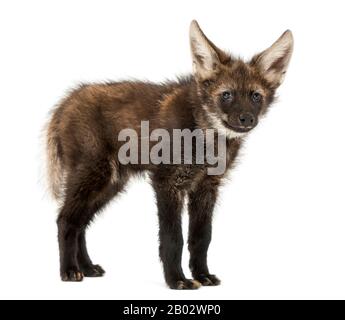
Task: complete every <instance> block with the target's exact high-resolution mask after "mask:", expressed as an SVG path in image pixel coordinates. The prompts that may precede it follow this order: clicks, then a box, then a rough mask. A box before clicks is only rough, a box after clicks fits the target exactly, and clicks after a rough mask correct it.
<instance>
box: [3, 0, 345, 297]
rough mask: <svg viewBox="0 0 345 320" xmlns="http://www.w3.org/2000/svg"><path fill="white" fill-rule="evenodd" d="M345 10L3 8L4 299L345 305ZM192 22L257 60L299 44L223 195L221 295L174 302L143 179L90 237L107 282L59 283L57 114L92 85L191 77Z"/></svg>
mask: <svg viewBox="0 0 345 320" xmlns="http://www.w3.org/2000/svg"><path fill="white" fill-rule="evenodd" d="M343 3H344V2H343V1H327V2H326V1H289V2H287V1H252V2H251V1H243V0H241V1H215V0H214V1H200V0H198V1H176V0H175V1H170V2H169V1H148V0H145V1H100V0H97V1H86V0H82V1H67V0H59V1H43V0H42V1H37V0H32V1H25V0H23V1H16V0H12V1H1V4H0V46H1V49H0V57H1V59H0V108H1V116H0V121H1V125H0V142H1V149H0V150H1V158H0V161H1V166H0V170H1V172H0V173H1V174H0V177H1V180H0V194H1V209H0V215H1V219H0V297H1V298H33V299H35V298H47V299H49V298H58V299H59V298H61V299H73V298H76V299H77V298H78V299H83V298H87V299H90V298H93V299H104V298H105V299H108V298H109V299H139V298H140V299H217V298H220V299H256V298H257V299H269V298H273V299H283V298H287V299H292V298H293V299H304V298H308V299H313V298H327V299H330V298H336V299H338V298H345V210H344V200H343V199H344V191H345V190H344V181H345V174H344V163H345V151H344V141H343V139H344V121H345V105H344V100H345V95H344V72H345V68H344V67H345V65H344V61H345V59H344V57H345V50H344V46H343V43H344V30H345V22H344V17H343V14H344V7H343V6H344V5H343ZM192 19H197V20H198V21H199V23H200V25H201V27H202V28H203V29H204V31H205V33H206V34H207V35H208V36H209V37H210V38H211V40H212V41H214V42H215V43H216V44H217V45H218V46H220V47H222V48H226V49H229V50H230V51H231V52H232V53H235V54H240V55H241V56H243V57H245V58H249V57H250V56H251V55H252V54H254V53H256V52H257V51H261V50H263V49H265V48H266V47H268V46H269V45H270V44H271V43H273V41H274V40H276V39H277V38H278V36H280V34H281V33H282V32H283V31H285V30H286V29H287V28H290V29H291V30H292V31H293V33H294V36H295V42H296V43H295V52H294V55H293V59H292V62H291V66H290V69H289V71H288V74H287V77H286V81H285V83H284V84H283V86H282V88H281V89H280V90H279V95H280V99H279V101H278V103H277V104H276V105H275V106H274V107H273V108H272V110H271V112H270V113H269V115H268V117H267V118H266V119H265V120H264V121H263V122H262V123H261V125H260V126H259V127H258V128H257V129H256V130H255V132H253V133H252V134H251V136H250V138H249V139H248V141H247V143H246V146H245V148H244V149H243V150H242V156H241V161H240V164H239V165H238V166H237V168H236V170H235V171H234V172H233V173H232V179H231V180H232V181H231V182H230V183H229V184H227V185H226V186H225V187H224V188H223V190H222V197H221V201H220V202H219V206H218V208H217V213H216V216H215V223H214V238H213V242H212V246H211V249H210V255H209V257H210V268H211V271H212V272H214V273H216V274H217V275H218V276H219V277H220V278H221V279H222V281H223V284H222V286H220V287H216V288H202V289H201V290H199V291H189V292H186V291H184V292H181V291H171V290H168V289H167V287H166V286H165V284H164V280H163V274H162V268H161V265H160V262H159V258H158V242H157V233H158V227H157V222H158V221H157V217H156V208H155V202H154V198H153V193H152V191H151V189H150V186H149V185H148V184H147V182H145V181H140V180H139V181H135V183H132V184H131V187H130V188H129V189H128V193H127V194H125V195H123V196H122V197H121V198H120V199H117V200H116V201H114V203H112V205H110V206H109V207H108V209H107V210H106V212H105V213H104V214H103V215H102V216H101V217H99V218H98V219H97V221H96V223H95V224H94V225H93V226H92V228H91V230H90V232H89V236H88V242H89V248H90V252H91V256H92V258H93V260H94V262H96V263H100V264H101V265H102V266H103V267H104V268H105V269H106V271H107V275H106V277H104V278H102V279H86V280H85V281H84V282H83V283H78V284H76V283H62V282H60V280H59V271H58V268H59V266H58V248H57V239H56V232H57V230H56V225H55V219H56V209H57V207H56V205H55V204H54V202H53V201H52V200H51V199H50V198H49V197H48V196H47V194H46V192H45V189H44V184H43V183H42V181H41V176H42V172H41V167H42V162H43V157H42V154H41V150H42V143H41V141H40V132H41V129H42V128H43V126H44V123H45V122H46V120H47V116H48V112H49V110H50V109H51V107H52V106H53V105H54V104H56V103H57V102H58V101H59V99H60V98H61V97H62V96H63V94H64V93H65V92H66V89H68V88H70V87H73V86H74V85H75V84H77V83H78V82H81V81H102V80H105V79H113V80H117V79H122V78H128V77H133V78H139V79H149V80H153V81H160V80H163V79H165V78H173V77H174V76H175V75H178V74H180V73H186V72H189V71H190V70H191V60H190V52H189V43H188V28H189V23H190V21H191V20H192ZM185 222H187V220H186V221H185ZM187 258H188V256H187V253H186V252H185V255H184V265H185V270H186V272H188V269H187V265H188V261H187ZM187 274H189V273H187Z"/></svg>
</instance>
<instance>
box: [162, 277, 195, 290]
mask: <svg viewBox="0 0 345 320" xmlns="http://www.w3.org/2000/svg"><path fill="white" fill-rule="evenodd" d="M169 286H170V288H171V289H175V290H196V289H199V288H200V287H201V283H200V282H198V281H196V280H188V279H186V280H179V281H176V282H173V283H172V285H169Z"/></svg>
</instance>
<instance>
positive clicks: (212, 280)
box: [195, 274, 221, 287]
mask: <svg viewBox="0 0 345 320" xmlns="http://www.w3.org/2000/svg"><path fill="white" fill-rule="evenodd" d="M195 279H196V280H197V281H198V282H200V283H201V284H202V285H203V286H205V287H214V286H219V285H220V284H221V281H220V280H219V279H218V278H217V277H216V276H215V275H213V274H207V275H205V274H201V275H199V276H197V277H195Z"/></svg>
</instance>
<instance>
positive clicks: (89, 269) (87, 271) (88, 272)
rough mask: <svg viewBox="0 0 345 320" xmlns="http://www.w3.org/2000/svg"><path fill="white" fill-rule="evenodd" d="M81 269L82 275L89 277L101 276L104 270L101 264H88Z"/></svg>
mask: <svg viewBox="0 0 345 320" xmlns="http://www.w3.org/2000/svg"><path fill="white" fill-rule="evenodd" d="M81 270H82V272H83V274H84V277H89V278H97V277H103V276H104V274H105V271H104V270H103V268H102V267H101V266H99V265H98V264H97V265H89V266H84V267H81Z"/></svg>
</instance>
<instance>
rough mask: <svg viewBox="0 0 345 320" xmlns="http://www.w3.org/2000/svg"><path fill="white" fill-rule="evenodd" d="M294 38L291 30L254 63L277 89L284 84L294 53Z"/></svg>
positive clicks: (256, 57)
mask: <svg viewBox="0 0 345 320" xmlns="http://www.w3.org/2000/svg"><path fill="white" fill-rule="evenodd" d="M293 42H294V41H293V36H292V32H291V31H290V30H287V31H285V32H284V33H283V35H282V36H281V37H280V38H279V39H278V40H277V41H276V42H275V43H274V44H273V45H272V46H271V47H269V48H268V49H266V50H265V51H263V52H262V53H260V54H258V55H256V56H255V57H254V58H253V60H252V63H253V64H254V65H256V66H257V67H259V69H260V70H261V72H262V73H263V75H264V77H265V78H266V79H267V81H268V82H270V83H271V84H272V86H273V87H275V88H277V87H279V85H280V84H281V83H282V82H283V80H284V77H285V73H286V70H287V68H288V66H289V62H290V59H291V55H292V51H293Z"/></svg>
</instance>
